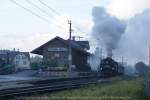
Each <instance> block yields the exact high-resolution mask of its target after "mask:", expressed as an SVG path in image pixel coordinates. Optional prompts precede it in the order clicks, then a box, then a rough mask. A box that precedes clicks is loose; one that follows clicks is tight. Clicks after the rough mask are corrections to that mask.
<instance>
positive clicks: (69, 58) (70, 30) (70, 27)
mask: <svg viewBox="0 0 150 100" xmlns="http://www.w3.org/2000/svg"><path fill="white" fill-rule="evenodd" d="M68 24H69V55H68V61H69V62H68V65H69V68H68V72H69V73H71V66H72V50H71V37H72V23H71V20H68Z"/></svg>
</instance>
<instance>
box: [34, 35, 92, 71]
mask: <svg viewBox="0 0 150 100" xmlns="http://www.w3.org/2000/svg"><path fill="white" fill-rule="evenodd" d="M70 43H71V51H72V65H73V66H74V68H75V70H76V71H79V72H85V71H90V70H91V69H90V66H89V65H88V62H87V60H88V57H89V56H90V53H89V52H87V50H89V49H90V46H89V42H88V41H76V40H75V39H74V40H71V42H70V41H69V40H65V39H62V38H60V37H55V38H53V39H52V40H50V41H48V42H47V43H45V44H43V45H41V46H40V47H38V48H36V49H34V50H33V51H31V53H34V54H38V55H42V56H43V63H44V64H45V65H48V67H49V69H57V68H60V69H64V70H68V64H69V60H68V58H69V57H68V55H69V44H70Z"/></svg>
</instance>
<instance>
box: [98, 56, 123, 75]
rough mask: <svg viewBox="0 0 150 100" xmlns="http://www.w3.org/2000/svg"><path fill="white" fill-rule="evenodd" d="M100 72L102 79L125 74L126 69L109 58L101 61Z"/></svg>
mask: <svg viewBox="0 0 150 100" xmlns="http://www.w3.org/2000/svg"><path fill="white" fill-rule="evenodd" d="M99 72H100V74H101V76H102V77H113V76H117V75H121V74H123V72H124V67H123V66H122V65H121V64H119V63H118V62H116V61H114V60H113V59H112V58H111V57H107V58H105V59H103V60H101V63H100V66H99Z"/></svg>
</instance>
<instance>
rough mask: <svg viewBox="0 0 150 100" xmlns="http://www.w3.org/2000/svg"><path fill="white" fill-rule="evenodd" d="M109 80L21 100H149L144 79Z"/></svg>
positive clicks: (119, 78) (118, 78)
mask: <svg viewBox="0 0 150 100" xmlns="http://www.w3.org/2000/svg"><path fill="white" fill-rule="evenodd" d="M109 80H110V82H107V83H98V84H95V85H90V86H84V87H81V88H78V89H68V90H64V91H60V92H55V93H48V94H44V95H35V96H32V97H27V98H24V99H21V100H148V97H147V96H146V95H145V85H144V83H145V81H144V78H143V77H139V78H131V79H123V78H121V77H115V78H111V79H109ZM17 100H20V99H17Z"/></svg>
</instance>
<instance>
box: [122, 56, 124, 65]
mask: <svg viewBox="0 0 150 100" xmlns="http://www.w3.org/2000/svg"><path fill="white" fill-rule="evenodd" d="M123 64H124V57H123V56H122V65H123Z"/></svg>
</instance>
